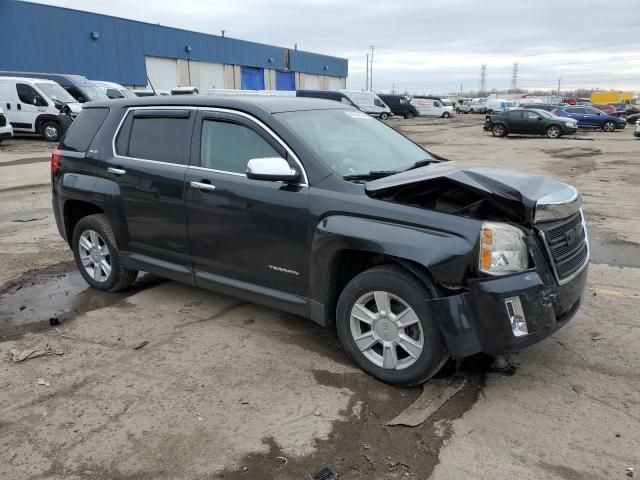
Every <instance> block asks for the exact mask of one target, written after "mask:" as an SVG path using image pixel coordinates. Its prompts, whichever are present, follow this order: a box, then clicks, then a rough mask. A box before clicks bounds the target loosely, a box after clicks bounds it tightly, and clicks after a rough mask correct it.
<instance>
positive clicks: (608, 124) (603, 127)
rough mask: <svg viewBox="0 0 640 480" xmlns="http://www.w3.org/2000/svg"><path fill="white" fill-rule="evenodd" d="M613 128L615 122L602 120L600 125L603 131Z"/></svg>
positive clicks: (611, 130) (609, 130)
mask: <svg viewBox="0 0 640 480" xmlns="http://www.w3.org/2000/svg"><path fill="white" fill-rule="evenodd" d="M615 129H616V124H615V123H613V122H612V121H611V120H609V121H608V122H604V125H602V130H604V131H605V132H613V131H614V130H615Z"/></svg>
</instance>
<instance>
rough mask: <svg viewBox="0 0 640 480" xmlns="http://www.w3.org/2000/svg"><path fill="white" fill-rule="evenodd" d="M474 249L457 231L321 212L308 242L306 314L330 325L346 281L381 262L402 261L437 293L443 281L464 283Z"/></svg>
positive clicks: (401, 262) (403, 266)
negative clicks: (327, 214)
mask: <svg viewBox="0 0 640 480" xmlns="http://www.w3.org/2000/svg"><path fill="white" fill-rule="evenodd" d="M427 245H428V246H429V247H428V248H427ZM420 246H422V247H420ZM475 255H476V245H475V243H474V241H470V240H468V239H467V238H464V237H462V236H459V235H455V234H443V233H442V232H432V231H428V230H426V229H425V230H422V229H415V228H413V227H410V226H403V225H397V224H391V223H386V222H380V221H375V220H371V219H366V218H354V217H349V216H342V215H339V216H333V217H328V218H325V219H324V220H323V221H322V222H321V223H320V225H319V226H318V228H317V229H316V232H315V235H314V239H313V242H312V253H311V259H312V263H311V266H310V272H309V283H310V288H309V290H310V295H309V296H310V317H311V319H312V320H313V321H315V322H316V323H319V324H320V325H323V326H331V325H332V324H333V323H334V321H335V309H336V305H337V302H338V297H339V296H340V292H341V291H342V289H343V288H344V287H345V286H346V284H347V283H348V282H349V281H350V280H351V279H353V278H354V277H355V276H357V275H358V274H360V273H362V272H364V271H365V270H368V269H369V268H372V267H375V266H379V265H384V264H394V265H398V266H400V267H402V268H403V269H404V270H406V271H407V272H409V273H410V274H412V275H413V276H414V277H416V278H417V279H418V280H419V281H420V282H421V283H422V284H423V285H424V286H425V287H426V288H427V289H429V290H430V291H431V293H432V294H434V296H439V295H440V294H441V293H442V288H441V286H444V285H447V286H450V285H462V284H463V282H464V278H465V277H466V276H468V275H469V273H470V270H471V265H472V264H473V262H474V261H475V260H474V259H475Z"/></svg>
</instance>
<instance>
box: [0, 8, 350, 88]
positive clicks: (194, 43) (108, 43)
mask: <svg viewBox="0 0 640 480" xmlns="http://www.w3.org/2000/svg"><path fill="white" fill-rule="evenodd" d="M0 45H2V50H1V51H0V70H16V71H31V72H55V73H72V74H79V75H84V76H86V77H87V78H89V79H92V80H107V81H113V82H117V83H121V84H123V85H127V86H133V87H136V86H137V87H143V86H147V85H148V84H149V81H150V82H151V83H152V84H153V85H154V87H155V88H157V89H170V88H173V87H175V86H178V85H181V86H186V85H192V86H196V87H198V88H200V90H201V91H206V90H207V89H208V88H243V89H258V90H260V89H274V90H275V89H278V90H292V89H295V88H296V87H297V88H317V89H336V88H341V87H345V85H346V77H347V68H348V65H347V60H346V59H343V58H338V57H332V56H328V55H320V54H316V53H310V52H303V51H299V50H296V49H288V48H282V47H276V46H273V45H265V44H260V43H255V42H248V41H244V40H238V39H234V38H228V37H222V36H217V35H208V34H204V33H198V32H191V31H187V30H182V29H178V28H171V27H166V26H161V25H154V24H150V23H144V22H139V21H134V20H127V19H122V18H116V17H111V16H108V15H100V14H95V13H89V12H83V11H78V10H71V9H67V8H60V7H52V6H48V5H41V4H35V3H28V2H24V1H18V0H0Z"/></svg>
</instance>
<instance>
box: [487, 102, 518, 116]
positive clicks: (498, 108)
mask: <svg viewBox="0 0 640 480" xmlns="http://www.w3.org/2000/svg"><path fill="white" fill-rule="evenodd" d="M516 106H517V103H516V101H515V100H506V99H504V98H488V99H487V104H486V107H487V109H486V112H487V113H488V114H492V113H497V112H504V111H505V110H509V109H510V108H516Z"/></svg>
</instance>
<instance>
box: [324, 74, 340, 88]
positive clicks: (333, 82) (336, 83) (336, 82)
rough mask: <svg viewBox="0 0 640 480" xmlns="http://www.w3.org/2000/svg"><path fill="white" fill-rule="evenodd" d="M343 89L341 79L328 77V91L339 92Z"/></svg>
mask: <svg viewBox="0 0 640 480" xmlns="http://www.w3.org/2000/svg"><path fill="white" fill-rule="evenodd" d="M339 88H342V85H341V82H340V77H327V90H338V89H339Z"/></svg>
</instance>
